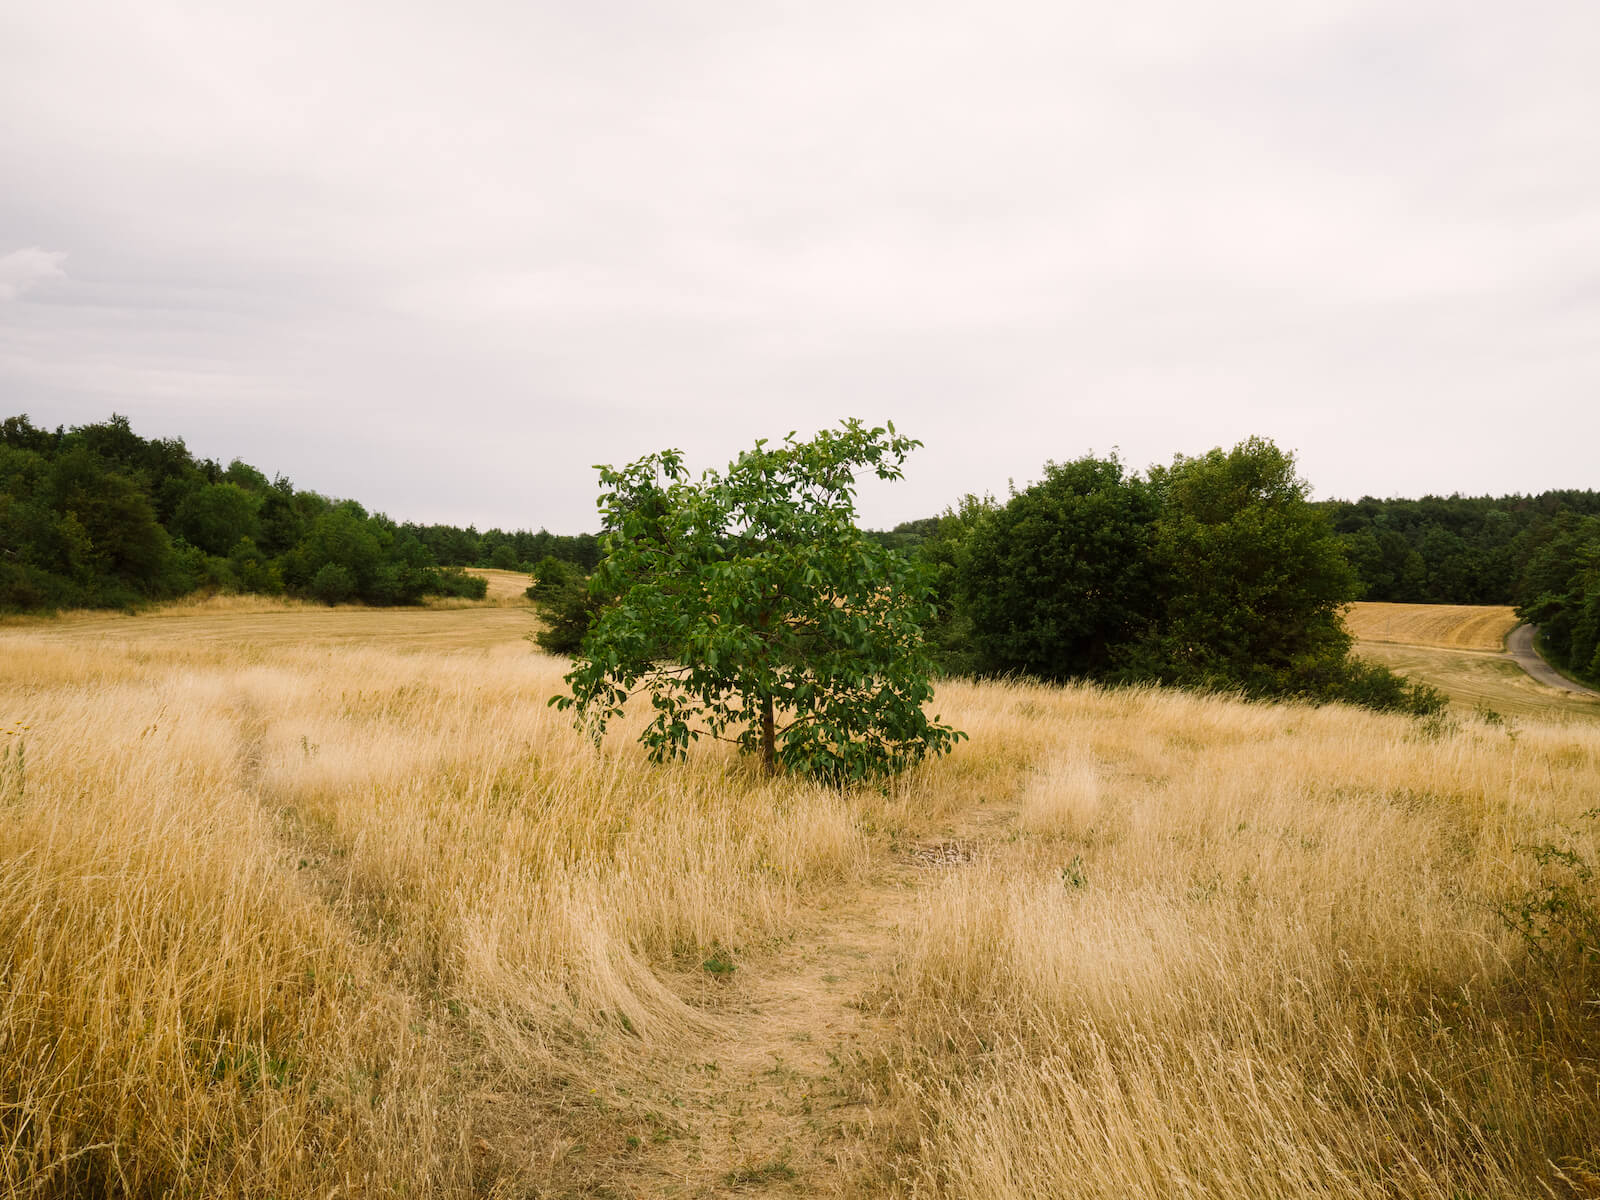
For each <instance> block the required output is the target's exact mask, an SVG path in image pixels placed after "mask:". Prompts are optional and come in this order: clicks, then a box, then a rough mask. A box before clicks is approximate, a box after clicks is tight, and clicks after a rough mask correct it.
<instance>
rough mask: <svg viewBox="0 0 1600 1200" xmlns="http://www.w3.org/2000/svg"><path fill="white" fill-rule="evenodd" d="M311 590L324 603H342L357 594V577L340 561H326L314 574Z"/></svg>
mask: <svg viewBox="0 0 1600 1200" xmlns="http://www.w3.org/2000/svg"><path fill="white" fill-rule="evenodd" d="M310 590H311V594H312V596H314V597H316V599H318V600H321V601H322V602H323V603H324V604H342V603H344V602H345V601H346V600H348V599H350V597H352V596H354V595H355V594H356V577H355V576H354V575H352V574H351V573H350V571H349V569H348V568H346V567H341V566H340V565H339V564H338V563H324V564H323V565H322V566H321V567H320V568H319V569H318V570H317V573H316V574H315V575H314V576H312V579H311V589H310Z"/></svg>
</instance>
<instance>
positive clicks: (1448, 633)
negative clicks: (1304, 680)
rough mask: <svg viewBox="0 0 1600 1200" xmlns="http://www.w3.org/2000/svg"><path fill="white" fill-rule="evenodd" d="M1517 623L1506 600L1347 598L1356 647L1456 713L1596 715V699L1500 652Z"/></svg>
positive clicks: (1588, 717) (1594, 718) (1523, 716)
mask: <svg viewBox="0 0 1600 1200" xmlns="http://www.w3.org/2000/svg"><path fill="white" fill-rule="evenodd" d="M1516 625H1517V616H1516V613H1515V612H1514V611H1513V610H1512V609H1511V608H1509V607H1507V606H1504V605H1470V604H1369V603H1359V604H1352V605H1351V606H1350V607H1349V609H1348V610H1346V613H1345V627H1346V628H1347V629H1349V631H1350V633H1351V634H1352V635H1353V636H1354V637H1355V639H1356V646H1355V649H1356V653H1357V654H1359V655H1360V656H1361V657H1362V658H1367V659H1371V660H1372V661H1373V662H1378V663H1382V664H1383V665H1384V666H1386V667H1388V668H1389V669H1390V670H1392V671H1397V672H1399V673H1400V674H1401V675H1405V676H1407V677H1409V678H1412V679H1420V680H1422V681H1424V682H1426V683H1430V684H1432V685H1433V686H1434V687H1436V688H1439V689H1440V690H1441V691H1443V692H1444V693H1445V695H1446V696H1448V697H1449V698H1450V702H1451V704H1452V706H1453V707H1454V708H1455V710H1456V711H1458V712H1478V713H1480V714H1483V713H1489V714H1498V715H1501V716H1510V717H1514V718H1517V719H1526V718H1530V717H1531V718H1535V719H1545V720H1587V721H1600V700H1596V699H1595V698H1594V697H1592V696H1584V695H1579V694H1575V693H1572V692H1563V691H1558V690H1556V689H1555V688H1551V687H1548V686H1546V685H1545V684H1542V683H1540V682H1538V681H1537V680H1535V679H1533V678H1531V677H1530V676H1529V675H1528V673H1527V672H1526V671H1524V670H1523V669H1522V668H1521V667H1520V666H1518V665H1517V664H1516V663H1515V662H1514V661H1513V660H1512V659H1511V658H1509V657H1508V656H1507V655H1506V654H1504V653H1503V650H1504V647H1505V642H1506V637H1507V635H1508V634H1509V633H1510V632H1511V630H1512V629H1514V628H1515V627H1516Z"/></svg>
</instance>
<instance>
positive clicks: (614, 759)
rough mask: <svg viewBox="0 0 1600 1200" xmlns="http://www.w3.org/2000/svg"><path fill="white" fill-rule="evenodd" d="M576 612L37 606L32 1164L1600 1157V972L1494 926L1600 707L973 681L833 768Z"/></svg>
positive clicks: (623, 1169) (153, 1189) (984, 1177)
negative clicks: (663, 743)
mask: <svg viewBox="0 0 1600 1200" xmlns="http://www.w3.org/2000/svg"><path fill="white" fill-rule="evenodd" d="M530 627H531V626H530V619H529V615H528V614H527V613H526V612H525V611H517V610H515V609H512V608H495V607H478V608H462V609H455V610H448V609H440V610H423V611H412V612H373V611H368V610H361V609H343V608H341V609H333V610H329V609H323V608H315V607H308V608H297V607H294V606H288V605H272V604H265V605H249V604H242V603H241V604H212V605H206V606H198V607H195V608H193V609H191V610H189V611H183V612H180V611H177V610H166V611H164V612H163V613H161V614H156V615H151V616H145V617H139V618H127V617H120V616H96V617H73V618H69V619H62V620H57V621H32V622H13V623H9V624H8V625H7V626H6V627H5V628H3V629H0V730H3V731H5V732H4V733H3V735H0V749H3V750H4V751H5V754H6V756H5V758H4V759H3V760H0V764H3V765H0V1193H4V1194H16V1195H37V1196H79V1195H90V1196H96V1195H107V1196H109V1195H149V1196H156V1195H168V1194H182V1195H208V1196H209V1195H220V1196H270V1195H277V1196H313V1195H314V1196H319V1197H325V1196H329V1195H334V1194H337V1195H340V1196H348V1195H363V1196H377V1195H398V1194H402V1193H403V1194H407V1195H430V1196H470V1195H496V1196H513V1195H517V1196H520V1195H565V1194H570V1195H577V1194H590V1195H605V1194H614V1195H651V1196H654V1195H708V1194H725V1193H726V1194H733V1193H740V1192H744V1191H748V1190H751V1189H754V1188H757V1187H761V1186H766V1187H769V1188H774V1189H780V1190H781V1189H785V1188H787V1189H790V1190H793V1191H795V1192H799V1193H803V1194H828V1195H875V1194H883V1193H900V1194H906V1195H924V1194H926V1195H941V1196H969V1197H985V1198H987V1197H1005V1196H1012V1195H1015V1196H1024V1195H1027V1196H1039V1195H1078V1196H1151V1197H1154V1196H1172V1195H1183V1194H1193V1195H1208V1196H1218V1197H1232V1196H1239V1197H1245V1196H1251V1197H1254V1196H1263V1197H1265V1196H1285V1197H1287V1196H1303V1195H1328V1196H1380V1195H1381V1196H1439V1197H1441V1198H1442V1197H1447V1196H1452V1195H1459V1196H1467V1195H1471V1196H1507V1197H1509V1196H1526V1195H1549V1194H1552V1193H1554V1194H1555V1195H1580V1194H1583V1193H1582V1191H1581V1183H1569V1182H1563V1180H1564V1179H1565V1180H1574V1181H1581V1180H1582V1179H1584V1178H1585V1174H1584V1173H1585V1172H1590V1173H1593V1174H1600V1149H1597V1145H1596V1137H1595V1135H1594V1133H1593V1131H1594V1130H1595V1129H1600V1084H1597V1076H1596V1061H1595V1058H1596V1056H1595V1050H1594V1047H1595V1044H1596V1039H1595V1034H1596V1032H1597V1021H1600V1010H1597V1008H1596V1007H1595V1006H1594V1005H1593V1004H1592V1003H1591V1001H1592V1000H1593V999H1595V998H1596V996H1595V995H1594V979H1593V976H1592V975H1587V976H1586V975H1584V974H1583V973H1582V972H1581V971H1580V970H1579V969H1578V967H1577V966H1575V965H1573V964H1572V963H1570V962H1568V961H1566V960H1565V959H1563V958H1560V956H1559V955H1558V956H1557V959H1555V960H1552V962H1553V964H1554V965H1552V964H1551V963H1546V962H1544V961H1543V960H1541V959H1540V958H1538V956H1537V955H1535V954H1534V953H1532V952H1531V951H1530V948H1529V946H1528V944H1527V943H1526V942H1525V941H1523V940H1521V939H1520V938H1519V937H1518V936H1517V935H1515V934H1514V933H1513V932H1511V931H1510V930H1509V929H1508V927H1507V926H1506V924H1505V922H1504V921H1503V920H1502V918H1501V917H1500V916H1499V915H1498V913H1499V909H1500V908H1501V907H1502V906H1504V905H1506V904H1508V903H1511V904H1515V903H1517V902H1518V900H1519V898H1523V897H1526V896H1528V895H1529V894H1530V891H1531V889H1532V888H1533V887H1534V886H1535V885H1536V883H1537V881H1538V879H1539V878H1540V875H1539V872H1540V870H1541V868H1540V867H1539V865H1538V864H1537V863H1536V862H1535V861H1534V859H1533V858H1532V857H1531V856H1530V855H1529V854H1527V853H1526V852H1524V851H1523V850H1521V849H1519V847H1521V846H1524V845H1527V844H1532V843H1537V842H1540V841H1544V840H1550V839H1555V838H1558V837H1568V836H1570V837H1571V838H1572V839H1574V840H1573V841H1572V842H1571V845H1573V846H1574V847H1575V848H1576V849H1577V850H1579V851H1581V852H1582V853H1583V854H1585V855H1588V856H1589V857H1590V858H1591V860H1592V858H1593V856H1594V854H1595V849H1596V848H1595V842H1594V836H1593V830H1592V824H1585V823H1584V822H1583V820H1582V819H1581V818H1580V815H1579V814H1580V813H1581V812H1582V811H1584V810H1585V809H1587V808H1589V807H1591V806H1593V805H1594V804H1595V802H1596V801H1595V797H1596V796H1597V795H1600V728H1596V727H1593V726H1589V725H1580V724H1568V725H1561V724H1552V723H1542V722H1538V721H1534V720H1524V721H1521V722H1520V723H1519V724H1517V725H1514V726H1494V725H1489V724H1485V723H1483V722H1481V721H1478V720H1475V719H1472V718H1470V717H1468V718H1462V719H1460V720H1459V721H1457V722H1454V723H1443V724H1441V723H1435V724H1434V725H1433V726H1424V725H1419V724H1417V723H1415V722H1411V721H1407V720H1404V719H1400V718H1385V717H1377V716H1372V715H1370V714H1365V713H1361V712H1356V711H1351V710H1345V709H1338V708H1328V709H1322V710H1313V709H1308V708H1303V707H1296V706H1284V707H1274V706H1265V705H1243V704H1239V703H1236V702H1232V701H1227V700H1221V699H1215V698H1212V699H1200V698H1195V697H1191V696H1186V695H1182V694H1164V693H1160V692H1153V691H1122V692H1102V691H1098V690H1095V689H1089V688H1082V689H1050V688H1041V687H1032V686H1026V687H1024V686H1006V685H976V684H970V683H960V682H955V683H950V684H948V685H946V686H945V687H943V688H942V689H941V693H940V701H939V707H940V710H941V711H942V712H943V714H944V715H945V716H946V717H947V718H949V719H952V720H954V721H955V722H956V723H957V724H958V725H959V726H960V727H962V728H964V729H966V730H967V731H968V732H969V733H970V734H971V738H972V740H971V741H970V742H969V743H966V744H964V745H963V746H962V747H960V749H959V750H958V751H957V753H956V754H955V755H953V756H951V757H950V758H948V759H946V760H943V761H941V762H939V763H935V764H930V765H927V766H925V767H923V768H920V769H918V770H917V771H914V772H912V773H910V774H909V775H908V776H906V777H904V778H902V779H901V780H899V781H898V782H897V783H896V784H895V785H894V786H893V787H891V788H889V789H887V790H886V791H884V792H879V791H877V790H872V789H866V790H863V791H861V792H859V793H846V794H839V793H835V792H828V791H825V790H820V789H816V788H812V787H807V786H804V785H801V784H798V783H796V782H793V781H787V780H779V781H766V780H763V779H761V778H759V777H758V776H755V775H754V774H752V773H751V771H750V770H749V769H748V767H747V765H746V764H745V763H742V762H740V761H739V760H737V759H735V758H733V757H732V756H730V755H729V754H728V753H725V752H724V750H723V748H721V747H705V748H702V749H701V750H699V751H697V752H696V753H695V755H694V756H693V757H692V759H691V761H690V762H689V763H688V764H687V765H684V766H680V767H672V768H658V767H652V766H650V765H649V764H647V763H646V762H644V761H643V758H642V755H641V754H640V753H639V752H638V750H637V749H636V748H635V747H633V746H632V745H631V744H629V743H627V742H626V741H624V740H623V739H622V738H616V739H613V741H611V742H610V743H608V746H607V748H606V750H605V751H604V752H603V753H597V752H595V751H594V750H593V749H592V748H591V747H590V746H589V744H588V743H587V742H586V741H584V740H583V739H582V738H581V737H580V736H579V735H578V734H577V733H576V732H575V731H573V730H572V729H571V728H570V727H569V726H568V725H567V723H566V720H565V718H564V717H561V716H559V715H557V714H554V713H553V712H552V711H551V710H550V709H548V708H547V707H546V706H545V704H544V700H545V698H546V697H547V696H549V695H550V694H551V693H552V692H553V691H555V690H556V688H557V687H558V685H559V680H560V674H561V672H562V670H563V665H562V664H560V663H558V662H556V661H555V660H552V659H549V658H547V657H544V656H542V655H539V654H536V653H534V652H533V651H532V650H531V648H530V647H529V646H528V645H527V644H526V642H524V641H523V640H522V635H523V634H524V633H525V632H527V630H528V629H529V628H530ZM19 746H21V747H23V748H24V751H23V753H22V754H20V755H19V754H18V752H17V748H18V747H19ZM1569 826H1570V827H1573V828H1575V829H1577V832H1575V833H1572V834H1570V835H1568V834H1566V833H1564V832H1563V830H1564V829H1565V828H1566V827H1569ZM1592 890H1593V889H1592V887H1590V893H1587V894H1590V895H1592ZM708 962H709V963H712V964H713V966H715V965H717V964H719V963H724V962H726V963H730V964H734V965H736V970H735V972H734V973H733V974H731V975H727V974H718V973H715V972H714V971H712V970H709V969H707V968H705V967H704V966H703V965H702V964H703V963H708Z"/></svg>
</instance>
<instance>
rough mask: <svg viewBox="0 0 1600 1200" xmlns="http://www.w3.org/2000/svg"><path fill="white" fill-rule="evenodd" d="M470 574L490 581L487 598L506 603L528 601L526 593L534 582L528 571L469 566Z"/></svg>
mask: <svg viewBox="0 0 1600 1200" xmlns="http://www.w3.org/2000/svg"><path fill="white" fill-rule="evenodd" d="M467 574H468V575H479V576H482V577H483V578H484V579H487V580H488V581H489V594H488V596H487V597H486V599H489V600H498V601H502V602H506V603H519V602H520V603H526V599H527V598H526V595H525V593H526V592H527V590H528V584H529V583H531V582H532V578H531V576H529V575H528V573H527V572H526V571H497V570H495V569H494V568H493V567H469V568H467Z"/></svg>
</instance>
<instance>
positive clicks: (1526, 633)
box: [1506, 625, 1600, 696]
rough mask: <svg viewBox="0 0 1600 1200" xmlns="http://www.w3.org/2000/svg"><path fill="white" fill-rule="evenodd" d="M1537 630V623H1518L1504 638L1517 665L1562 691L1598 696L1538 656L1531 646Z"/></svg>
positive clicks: (1508, 650) (1543, 682)
mask: <svg viewBox="0 0 1600 1200" xmlns="http://www.w3.org/2000/svg"><path fill="white" fill-rule="evenodd" d="M1538 631H1539V627H1538V626H1537V625H1518V626H1517V627H1516V628H1515V629H1513V630H1512V631H1511V634H1510V636H1509V637H1507V638H1506V652H1507V653H1508V654H1510V655H1511V657H1512V658H1514V659H1515V660H1516V662H1517V665H1518V666H1519V667H1521V668H1522V669H1523V670H1524V671H1526V672H1527V673H1528V674H1529V675H1532V676H1533V677H1534V678H1535V679H1537V680H1538V681H1539V682H1540V683H1542V684H1545V685H1547V686H1549V687H1553V688H1559V689H1560V690H1561V691H1563V692H1577V693H1578V695H1580V696H1600V692H1596V691H1591V690H1590V689H1589V688H1586V687H1580V686H1579V685H1578V684H1576V683H1573V682H1572V680H1570V679H1568V678H1567V677H1566V676H1564V675H1562V674H1561V672H1559V671H1557V670H1556V669H1555V668H1554V667H1552V666H1551V665H1550V664H1549V663H1547V662H1545V660H1544V659H1542V658H1540V657H1539V652H1538V651H1537V650H1535V649H1534V648H1533V635H1534V634H1535V633H1537V632H1538Z"/></svg>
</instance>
